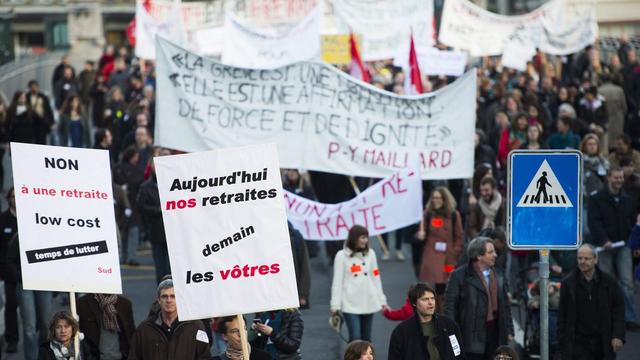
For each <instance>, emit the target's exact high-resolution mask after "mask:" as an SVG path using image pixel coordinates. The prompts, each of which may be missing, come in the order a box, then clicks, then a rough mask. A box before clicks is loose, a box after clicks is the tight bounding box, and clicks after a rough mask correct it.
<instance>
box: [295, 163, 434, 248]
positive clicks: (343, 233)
mask: <svg viewBox="0 0 640 360" xmlns="http://www.w3.org/2000/svg"><path fill="white" fill-rule="evenodd" d="M284 199H285V207H286V209H287V218H288V219H289V221H290V222H291V223H292V224H293V226H294V227H295V228H296V229H298V230H299V231H300V232H301V233H302V236H304V238H305V239H309V240H345V239H346V238H347V235H348V234H349V229H350V228H351V227H352V226H353V225H362V226H364V227H366V228H367V229H368V230H369V235H370V236H375V235H379V234H384V233H388V232H390V231H394V230H397V229H400V228H403V227H405V226H408V225H411V224H415V223H418V222H420V219H421V218H422V181H421V179H420V174H419V173H418V172H417V171H416V170H412V169H404V170H401V171H398V172H397V173H394V174H393V175H391V176H389V177H387V178H385V179H383V180H381V181H379V182H377V183H376V184H374V185H373V186H371V187H369V188H367V190H365V191H363V192H362V193H360V195H358V196H356V197H355V198H353V199H351V200H349V201H344V202H341V203H339V204H322V203H319V202H316V201H313V200H309V199H305V198H303V197H302V196H298V195H296V194H293V193H291V192H288V191H286V192H285V193H284Z"/></svg>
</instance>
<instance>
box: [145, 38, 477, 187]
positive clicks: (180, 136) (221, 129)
mask: <svg viewBox="0 0 640 360" xmlns="http://www.w3.org/2000/svg"><path fill="white" fill-rule="evenodd" d="M157 47H158V59H157V70H156V73H157V87H158V92H157V93H158V99H157V100H158V101H157V102H156V114H157V123H156V128H155V129H156V132H155V140H156V144H157V145H159V146H163V147H167V148H171V149H176V150H182V151H186V152H195V151H203V150H208V149H218V148H225V147H232V146H238V145H248V144H255V143H260V142H267V141H273V142H276V143H277V144H278V146H279V148H280V163H281V164H282V166H283V167H287V168H303V169H311V170H318V171H326V172H332V173H339V174H349V175H357V176H367V177H378V178H382V177H385V176H387V175H389V174H391V173H393V172H394V171H396V170H398V169H401V168H405V167H407V166H408V164H410V161H414V160H413V159H410V158H415V157H418V158H419V161H420V164H421V166H422V168H421V175H422V178H423V179H453V178H466V177H471V176H472V174H473V153H474V151H473V149H474V128H475V101H476V100H475V98H476V74H475V71H474V70H471V71H469V72H467V73H466V74H465V75H464V76H462V77H460V78H459V79H458V80H456V81H455V82H454V83H452V84H451V85H449V86H447V87H445V88H442V89H440V90H438V91H436V92H433V93H429V94H423V95H419V96H413V97H401V96H397V95H395V94H390V93H388V92H385V91H381V90H379V89H377V88H375V87H374V86H370V85H368V84H364V83H362V82H360V81H357V80H354V79H353V78H351V77H350V76H349V75H348V74H345V73H342V72H340V71H339V70H337V69H335V68H333V67H331V66H329V65H326V64H321V63H310V62H303V63H296V64H292V65H289V66H286V67H282V68H278V69H274V70H254V69H242V68H235V67H230V66H225V65H222V64H220V63H218V62H215V61H213V60H211V59H208V58H204V57H201V56H199V55H197V54H195V53H193V52H189V51H187V50H184V49H182V48H180V47H179V46H177V45H174V44H171V43H170V42H168V41H165V40H163V39H158V45H157Z"/></svg>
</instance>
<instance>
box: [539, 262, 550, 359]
mask: <svg viewBox="0 0 640 360" xmlns="http://www.w3.org/2000/svg"><path fill="white" fill-rule="evenodd" d="M538 266H539V273H540V358H541V359H543V360H549V250H540V262H539V263H538Z"/></svg>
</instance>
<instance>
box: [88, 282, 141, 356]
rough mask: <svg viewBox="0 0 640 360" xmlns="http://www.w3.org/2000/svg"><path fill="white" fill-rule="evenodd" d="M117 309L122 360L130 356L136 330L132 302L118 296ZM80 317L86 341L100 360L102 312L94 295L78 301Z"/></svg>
mask: <svg viewBox="0 0 640 360" xmlns="http://www.w3.org/2000/svg"><path fill="white" fill-rule="evenodd" d="M115 307H116V311H117V313H118V325H119V326H120V332H119V333H118V338H119V340H120V352H121V353H122V358H123V359H126V358H127V355H129V342H130V341H131V337H132V336H133V332H134V331H135V330H136V326H135V322H134V320H133V309H132V307H131V301H129V300H128V299H126V298H124V297H122V296H118V301H116V304H115ZM78 316H79V317H80V331H81V332H82V333H83V334H84V340H85V342H86V343H87V346H88V347H89V349H90V351H91V353H92V355H93V356H94V357H95V358H96V359H98V360H99V359H100V329H102V310H101V309H100V305H99V304H98V301H97V300H96V299H95V297H94V295H93V294H87V295H84V296H82V297H81V298H79V299H78Z"/></svg>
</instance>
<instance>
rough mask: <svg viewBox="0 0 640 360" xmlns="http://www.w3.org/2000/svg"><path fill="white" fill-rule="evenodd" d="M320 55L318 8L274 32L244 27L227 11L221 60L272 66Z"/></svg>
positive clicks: (260, 66) (261, 67) (234, 63)
mask: <svg viewBox="0 0 640 360" xmlns="http://www.w3.org/2000/svg"><path fill="white" fill-rule="evenodd" d="M319 58H320V10H319V9H318V8H316V9H315V10H313V11H312V12H311V13H310V14H309V15H308V16H307V17H306V18H305V19H304V20H303V21H301V22H300V23H299V24H297V25H296V26H294V27H293V28H291V29H289V30H288V31H286V32H284V33H282V34H278V33H277V32H276V31H264V30H263V31H261V30H256V29H252V28H250V27H248V26H247V25H246V24H244V23H243V22H242V21H241V20H240V19H238V18H237V17H236V16H234V15H232V14H231V13H228V14H227V17H226V20H225V31H224V46H223V49H222V63H224V64H227V65H233V66H238V67H244V68H252V69H273V68H276V67H279V66H284V65H288V64H291V63H294V62H298V61H305V60H314V59H319Z"/></svg>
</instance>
